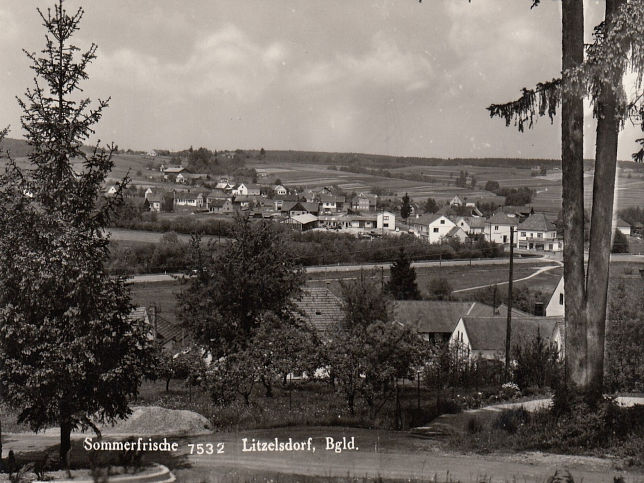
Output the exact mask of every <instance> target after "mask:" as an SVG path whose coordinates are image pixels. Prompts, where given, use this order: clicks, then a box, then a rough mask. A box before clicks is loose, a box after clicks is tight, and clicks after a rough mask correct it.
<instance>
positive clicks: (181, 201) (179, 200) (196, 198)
mask: <svg viewBox="0 0 644 483" xmlns="http://www.w3.org/2000/svg"><path fill="white" fill-rule="evenodd" d="M205 203H206V200H205V197H204V194H203V193H195V192H192V193H191V192H189V191H176V192H175V194H174V206H179V207H180V206H183V207H187V208H203V206H204V205H205Z"/></svg>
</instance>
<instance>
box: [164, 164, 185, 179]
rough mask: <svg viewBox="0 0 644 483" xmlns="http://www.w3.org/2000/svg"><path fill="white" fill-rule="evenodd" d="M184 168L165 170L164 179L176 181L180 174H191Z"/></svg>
mask: <svg viewBox="0 0 644 483" xmlns="http://www.w3.org/2000/svg"><path fill="white" fill-rule="evenodd" d="M189 172H190V171H188V170H187V169H186V168H184V167H183V166H168V167H167V168H164V169H163V178H164V179H166V180H168V181H176V179H177V176H178V175H180V174H185V173H189Z"/></svg>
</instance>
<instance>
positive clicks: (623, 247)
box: [611, 229, 628, 253]
mask: <svg viewBox="0 0 644 483" xmlns="http://www.w3.org/2000/svg"><path fill="white" fill-rule="evenodd" d="M611 251H612V252H613V253H628V238H627V237H626V235H624V234H623V233H622V232H621V231H619V230H618V229H616V230H615V236H614V237H613V248H612V250H611Z"/></svg>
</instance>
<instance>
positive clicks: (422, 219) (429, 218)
mask: <svg viewBox="0 0 644 483" xmlns="http://www.w3.org/2000/svg"><path fill="white" fill-rule="evenodd" d="M441 216H444V215H439V214H437V213H431V214H430V213H428V214H425V215H421V216H419V217H418V218H410V219H409V220H408V223H409V224H410V225H429V224H430V223H432V222H434V221H436V220H438V219H439V218H440V217H441ZM446 218H447V217H446Z"/></svg>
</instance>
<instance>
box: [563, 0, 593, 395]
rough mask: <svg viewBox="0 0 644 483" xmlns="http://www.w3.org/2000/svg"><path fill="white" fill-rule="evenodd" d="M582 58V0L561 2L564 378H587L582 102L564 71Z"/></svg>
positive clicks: (580, 382)
mask: <svg viewBox="0 0 644 483" xmlns="http://www.w3.org/2000/svg"><path fill="white" fill-rule="evenodd" d="M583 60H584V4H583V0H563V3H562V68H563V71H564V74H563V83H562V90H563V92H562V96H561V114H562V115H561V161H562V172H563V176H562V190H563V210H562V211H563V225H564V251H563V259H564V290H565V293H566V308H565V320H566V328H565V331H566V332H565V337H566V339H565V353H566V379H567V380H566V383H570V384H571V385H574V386H579V387H585V385H586V380H587V341H586V317H585V315H586V311H585V307H586V296H585V286H584V285H585V284H584V282H585V276H584V102H583V97H582V94H581V92H580V90H579V89H578V86H577V85H576V84H575V83H574V82H573V81H572V80H571V79H570V78H569V76H567V75H566V74H565V72H566V70H567V69H571V68H574V67H577V66H579V65H581V64H582V62H583Z"/></svg>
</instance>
